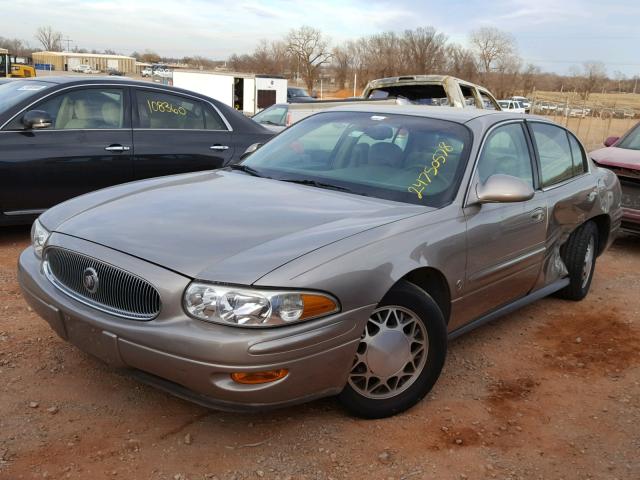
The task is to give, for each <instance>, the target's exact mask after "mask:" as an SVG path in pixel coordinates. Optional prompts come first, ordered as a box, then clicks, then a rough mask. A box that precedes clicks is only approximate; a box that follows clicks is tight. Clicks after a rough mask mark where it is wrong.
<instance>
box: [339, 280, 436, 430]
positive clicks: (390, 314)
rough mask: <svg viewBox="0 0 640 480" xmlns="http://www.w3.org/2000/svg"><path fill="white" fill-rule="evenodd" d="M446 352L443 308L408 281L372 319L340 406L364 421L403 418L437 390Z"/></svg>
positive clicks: (357, 352)
mask: <svg viewBox="0 0 640 480" xmlns="http://www.w3.org/2000/svg"><path fill="white" fill-rule="evenodd" d="M446 351H447V329H446V325H445V322H444V317H443V315H442V312H441V311H440V308H439V307H438V305H437V304H436V302H435V301H434V300H433V299H432V298H431V297H430V296H429V295H428V294H427V293H425V292H424V291H423V290H421V289H420V288H418V287H416V286H415V285H413V284H412V283H409V282H405V281H402V282H400V283H398V284H397V285H396V286H395V287H394V288H393V289H392V290H391V291H389V293H388V294H387V295H386V296H385V297H384V298H383V300H382V302H380V304H379V305H378V308H376V310H374V312H373V313H372V314H371V316H370V317H369V320H368V322H367V325H366V327H365V331H364V333H363V335H362V338H361V340H360V344H359V345H358V349H357V351H356V356H355V358H354V361H353V366H352V369H351V373H350V374H349V379H348V383H347V386H346V387H345V388H344V390H343V391H342V393H341V394H340V397H339V398H340V401H341V402H342V403H343V404H344V405H345V407H346V408H347V409H348V410H349V411H350V412H351V413H352V414H354V415H357V416H359V417H364V418H381V417H387V416H390V415H394V414H396V413H399V412H402V411H403V410H406V409H408V408H410V407H412V406H413V405H415V404H416V403H417V402H419V401H420V400H421V399H422V398H423V397H424V396H425V395H426V394H427V393H428V392H429V391H430V390H431V388H432V387H433V385H434V384H435V382H436V380H437V379H438V377H439V376H440V372H441V370H442V366H443V365H444V360H445V356H446Z"/></svg>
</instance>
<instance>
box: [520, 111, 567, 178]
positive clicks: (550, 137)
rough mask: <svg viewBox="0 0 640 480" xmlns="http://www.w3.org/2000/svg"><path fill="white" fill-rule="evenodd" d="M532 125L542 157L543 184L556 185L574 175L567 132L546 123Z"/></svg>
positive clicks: (539, 153)
mask: <svg viewBox="0 0 640 480" xmlns="http://www.w3.org/2000/svg"><path fill="white" fill-rule="evenodd" d="M530 125H531V131H532V132H533V139H534V141H535V144H536V148H537V149H538V155H539V157H540V174H541V176H542V186H543V187H548V186H550V185H555V184H556V183H560V182H563V181H565V180H568V179H570V178H571V177H573V155H572V154H571V147H569V139H568V138H567V132H566V131H565V130H564V129H562V128H560V127H556V126H555V125H550V124H546V123H531V124H530Z"/></svg>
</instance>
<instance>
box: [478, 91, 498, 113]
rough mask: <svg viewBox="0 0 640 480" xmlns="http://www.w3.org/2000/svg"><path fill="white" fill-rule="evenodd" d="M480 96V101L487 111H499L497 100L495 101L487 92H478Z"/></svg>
mask: <svg viewBox="0 0 640 480" xmlns="http://www.w3.org/2000/svg"><path fill="white" fill-rule="evenodd" d="M478 94H479V95H480V100H482V105H483V107H484V108H485V109H486V110H498V105H496V102H495V100H493V99H492V98H491V97H490V96H489V94H488V93H487V92H483V91H482V90H478Z"/></svg>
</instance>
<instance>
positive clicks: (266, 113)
mask: <svg viewBox="0 0 640 480" xmlns="http://www.w3.org/2000/svg"><path fill="white" fill-rule="evenodd" d="M287 111H288V108H287V107H286V106H285V105H273V106H271V107H269V108H267V109H265V110H262V111H261V112H259V113H256V114H255V115H254V116H253V117H252V118H253V119H254V120H255V121H256V122H258V123H265V124H267V125H278V126H281V127H284V126H285V124H286V118H287Z"/></svg>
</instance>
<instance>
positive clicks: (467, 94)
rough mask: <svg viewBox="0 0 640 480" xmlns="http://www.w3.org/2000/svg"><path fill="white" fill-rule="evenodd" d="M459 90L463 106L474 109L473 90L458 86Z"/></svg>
mask: <svg viewBox="0 0 640 480" xmlns="http://www.w3.org/2000/svg"><path fill="white" fill-rule="evenodd" d="M460 90H461V91H462V96H463V97H464V104H465V105H466V106H467V107H475V106H476V97H475V95H474V94H473V88H472V87H469V86H467V85H460Z"/></svg>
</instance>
